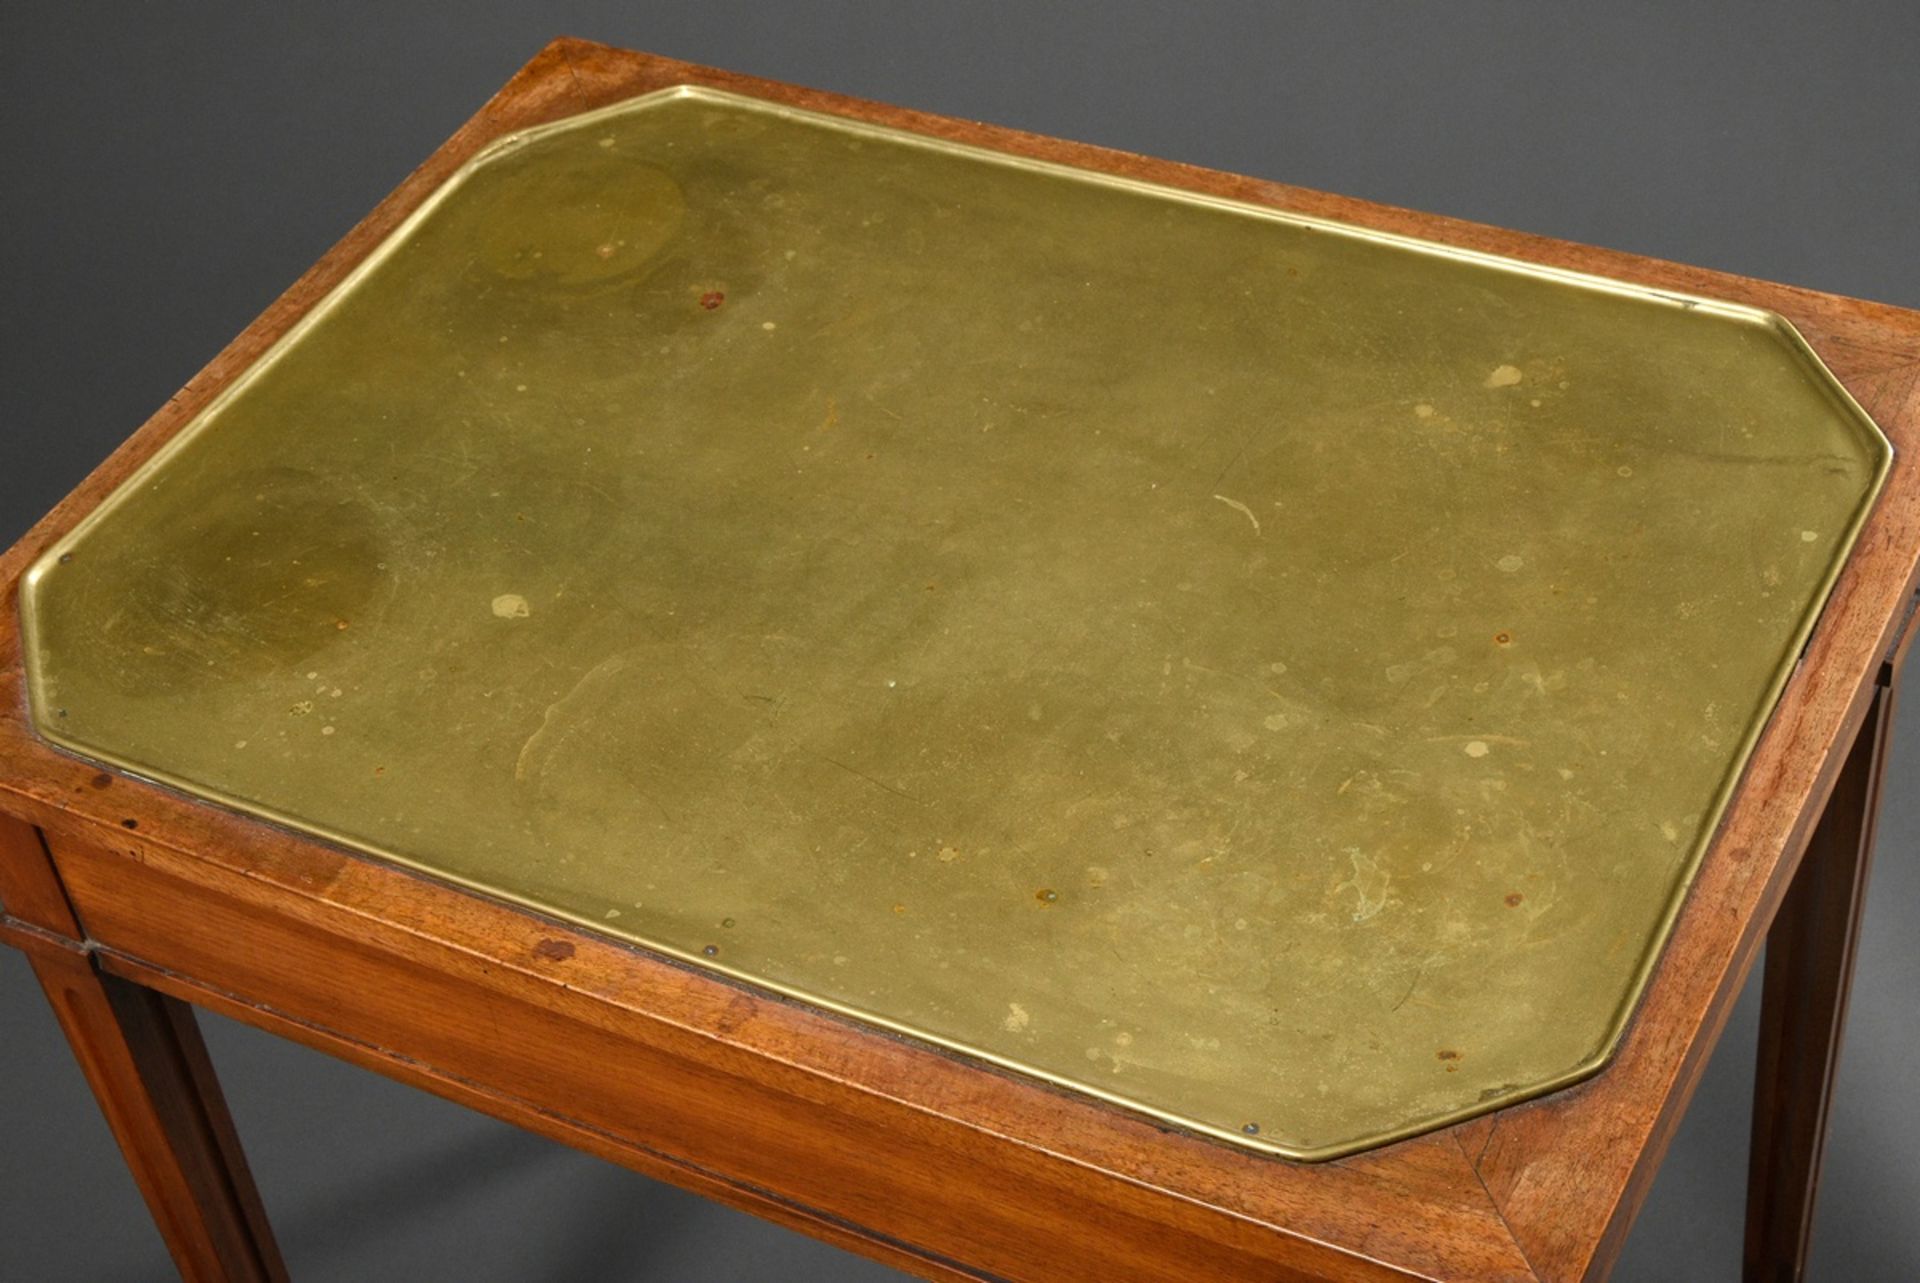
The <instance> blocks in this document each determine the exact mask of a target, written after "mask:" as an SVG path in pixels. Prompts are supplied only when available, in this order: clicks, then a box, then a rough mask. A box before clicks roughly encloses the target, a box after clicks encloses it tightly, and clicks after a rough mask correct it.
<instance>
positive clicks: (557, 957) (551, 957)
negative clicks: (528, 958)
mask: <svg viewBox="0 0 1920 1283" xmlns="http://www.w3.org/2000/svg"><path fill="white" fill-rule="evenodd" d="M533 956H534V957H536V958H545V959H546V960H547V961H548V962H565V961H566V960H567V959H568V958H571V957H572V956H573V946H572V945H570V944H568V943H567V942H566V941H565V940H542V941H541V942H540V943H539V944H536V945H535V946H533Z"/></svg>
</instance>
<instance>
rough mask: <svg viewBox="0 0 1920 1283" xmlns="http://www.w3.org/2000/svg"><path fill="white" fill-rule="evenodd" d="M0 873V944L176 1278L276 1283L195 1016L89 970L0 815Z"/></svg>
mask: <svg viewBox="0 0 1920 1283" xmlns="http://www.w3.org/2000/svg"><path fill="white" fill-rule="evenodd" d="M0 866H4V867H0V897H4V903H5V905H6V910H7V914H6V916H5V917H4V919H0V926H4V927H6V928H8V929H7V930H6V931H5V932H4V938H5V939H6V941H7V942H8V943H11V944H15V945H17V946H19V947H20V948H22V949H23V950H24V951H25V953H26V955H27V959H28V961H29V962H30V963H31V964H32V966H33V970H34V974H35V975H36V976H37V977H38V978H39V980H40V985H41V987H42V988H43V989H44V990H45V991H46V995H47V1000H48V1001H49V1002H50V1003H52V1004H53V1011H54V1015H55V1016H56V1017H58V1019H59V1021H60V1027H61V1029H62V1030H63V1031H65V1033H66V1035H67V1041H68V1043H69V1044H70V1045H71V1046H72V1048H73V1054H74V1056H75V1058H77V1059H78V1060H79V1062H80V1068H81V1069H82V1070H83V1071H84V1072H85V1074H86V1077H87V1082H88V1084H89V1085H90V1086H91V1087H92V1088H93V1094H94V1096H95V1098H96V1099H97V1100H98V1101H99V1102H100V1109H101V1111H102V1112H103V1113H104V1114H105V1115H106V1117H107V1123H108V1125H109V1126H110V1127H111V1128H112V1129H113V1134H114V1138H115V1139H116V1140H118V1141H119V1142H120V1149H121V1152H122V1153H123V1154H124V1155H125V1156H126V1160H127V1166H128V1167H129V1168H131V1169H132V1171H133V1176H134V1180H135V1181H136V1183H138V1185H139V1187H140V1192H141V1194H142V1195H144V1196H145V1198H146V1200H147V1207H148V1209H149V1210H150V1211H151V1212H152V1213H153V1219H154V1221H155V1223H156V1224H157V1225H158V1226H159V1229H160V1233H161V1236H162V1237H163V1238H164V1239H165V1240H166V1243H167V1249H168V1251H170V1252H171V1253H172V1254H173V1259H174V1264H175V1265H176V1266H177V1267H178V1268H179V1270H180V1274H181V1277H182V1278H183V1279H185V1280H187V1281H188V1283H274V1281H284V1280H285V1279H286V1276H287V1272H286V1267H285V1265H283V1264H282V1263H281V1260H280V1251H279V1248H278V1247H277V1246H276V1245H275V1244H274V1240H273V1233H272V1230H271V1229H269V1227H268V1225H267V1217H266V1211H265V1209H264V1208H263V1207H262V1205H261V1203H260V1196H259V1194H258V1192H257V1191H256V1190H255V1189H254V1185H253V1177H252V1174H251V1173H250V1172H249V1171H248V1170H247V1161H246V1158H245V1156H244V1155H242V1153H241V1152H240V1141H239V1137H238V1136H237V1135H236V1133H235V1132H234V1127H233V1119H232V1117H231V1116H230V1115H229V1114H228V1113H227V1104H226V1099H225V1098H224V1097H223V1096H222V1095H221V1092H220V1084H219V1081H218V1080H217V1079H216V1078H215V1076H214V1072H213V1063H212V1061H211V1060H209V1059H208V1057H207V1049H206V1044H205V1043H203V1042H202V1041H201V1039H200V1029H199V1026H198V1025H196V1024H195V1023H194V1018H193V1009H192V1008H191V1007H189V1006H187V1005H186V1004H185V1003H182V1002H180V1001H178V1000H176V999H174V998H170V997H167V996H166V995H164V994H160V993H156V992H155V991H153V990H151V989H147V988H145V987H143V986H141V985H137V984H133V983H132V982H130V981H126V980H122V979H119V978H118V977H116V976H109V975H105V974H103V973H102V972H101V971H100V970H99V969H98V968H97V967H95V966H94V962H93V957H92V955H91V954H90V952H89V951H88V949H87V947H86V944H85V942H84V940H83V939H78V938H75V937H77V936H78V935H79V934H80V933H79V931H78V930H77V923H76V922H75V920H74V919H73V917H72V911H71V909H70V908H69V907H68V906H67V905H66V901H65V895H64V892H62V891H61V890H60V887H59V882H58V876H57V874H55V873H54V870H53V864H52V861H51V860H50V859H48V858H47V856H46V849H45V847H44V846H43V845H42V844H41V842H40V835H39V834H38V833H37V832H35V831H34V830H33V829H32V828H30V827H29V826H26V825H23V824H20V823H19V822H18V821H14V820H10V819H7V818H6V817H4V816H0ZM36 918H38V919H40V920H39V921H35V920H34V919H36Z"/></svg>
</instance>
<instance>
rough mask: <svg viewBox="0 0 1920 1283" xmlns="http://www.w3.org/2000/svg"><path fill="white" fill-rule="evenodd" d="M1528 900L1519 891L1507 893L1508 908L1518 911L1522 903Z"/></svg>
mask: <svg viewBox="0 0 1920 1283" xmlns="http://www.w3.org/2000/svg"><path fill="white" fill-rule="evenodd" d="M1526 898H1527V897H1525V896H1524V895H1521V894H1520V893H1519V892H1518V891H1509V892H1507V907H1508V908H1509V909H1517V908H1519V907H1520V902H1521V901H1522V900H1524V899H1526Z"/></svg>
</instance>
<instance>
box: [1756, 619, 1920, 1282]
mask: <svg viewBox="0 0 1920 1283" xmlns="http://www.w3.org/2000/svg"><path fill="white" fill-rule="evenodd" d="M1898 673H1899V666H1898V658H1897V657H1896V658H1895V659H1892V660H1889V661H1888V663H1887V665H1886V667H1885V668H1883V670H1882V672H1881V675H1880V681H1879V683H1878V684H1876V686H1875V688H1874V692H1873V702H1872V704H1871V706H1870V707H1869V708H1868V710H1867V718H1866V721H1865V722H1864V723H1862V725H1861V727H1860V734H1859V737H1858V739H1856V740H1855V741H1854V745H1853V748H1852V750H1851V751H1850V752H1849V753H1848V755H1847V760H1846V764H1845V765H1844V766H1843V767H1842V768H1841V771H1840V777H1839V779H1838V780H1837V781H1836V782H1835V783H1834V787H1833V796H1832V797H1831V798H1830V799H1829V800H1828V802H1827V808H1826V811H1825V812H1824V813H1823V814H1822V815H1821V818H1820V821H1819V824H1818V826H1817V827H1816V828H1815V829H1814V832H1813V837H1812V839H1811V840H1810V841H1809V842H1808V844H1807V851H1806V855H1805V856H1804V857H1803V858H1802V860H1801V862H1800V868H1799V870H1798V871H1797V872H1796V873H1795V874H1794V879H1793V882H1792V884H1791V885H1790V886H1789V887H1788V889H1787V895H1786V899H1785V900H1784V901H1783V902H1782V903H1781V905H1780V912H1779V915H1778V916H1777V917H1776V918H1775V919H1774V922H1773V927H1772V929H1771V930H1770V931H1769V933H1768V935H1767V955H1766V978H1765V981H1764V988H1763V990H1762V998H1761V1011H1760V1053H1759V1065H1758V1068H1757V1072H1756V1074H1755V1078H1754V1091H1753V1140H1752V1151H1751V1155H1750V1158H1749V1165H1748V1175H1747V1240H1746V1262H1745V1264H1746V1268H1745V1278H1746V1283H1798V1280H1799V1279H1800V1278H1801V1276H1802V1274H1803V1273H1804V1272H1805V1270H1806V1264H1807V1244H1808V1241H1809V1239H1810V1236H1811V1232H1812V1229H1813V1205H1814V1195H1815V1192H1816V1189H1817V1187H1818V1185H1819V1180H1820V1155H1821V1149H1822V1146H1823V1144H1824V1142H1825V1140H1826V1131H1827V1115H1828V1107H1829V1104H1830V1103H1831V1101H1832V1098H1833V1081H1834V1072H1835V1069H1836V1067H1837V1065H1838V1062H1839V1053H1840V1039H1841V1033H1842V1031H1843V1028H1844V1026H1845V1024H1846V1018H1847V991H1848V989H1849V988H1850V987H1851V985H1852V980H1853V959H1854V948H1855V945H1856V943H1857V942H1858V940H1859V938H1860V918H1861V909H1862V906H1863V904H1864V903H1865V899H1866V888H1867V872H1868V868H1869V866H1870V864H1871V862H1872V856H1873V838H1874V826H1875V821H1876V819H1877V817H1878V813H1879V806H1880V796H1881V789H1882V785H1883V783H1884V773H1885V766H1886V759H1887V746H1888V740H1889V734H1890V731H1891V729H1892V725H1893V711H1894V696H1895V692H1896V689H1897V677H1898Z"/></svg>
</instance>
